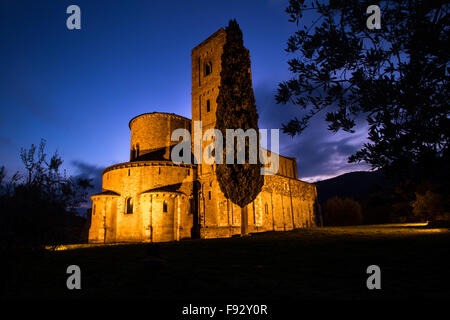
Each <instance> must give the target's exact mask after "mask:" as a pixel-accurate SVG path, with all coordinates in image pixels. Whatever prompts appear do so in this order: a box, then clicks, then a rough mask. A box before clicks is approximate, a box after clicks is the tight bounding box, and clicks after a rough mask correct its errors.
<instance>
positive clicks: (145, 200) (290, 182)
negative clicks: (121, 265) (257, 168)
mask: <svg viewBox="0 0 450 320" xmlns="http://www.w3.org/2000/svg"><path fill="white" fill-rule="evenodd" d="M224 42H225V31H224V30H223V29H220V30H218V31H217V32H215V33H214V34H213V35H211V36H210V37H209V38H208V39H206V40H205V41H203V42H202V43H201V44H199V45H198V46H197V47H195V48H194V49H193V50H192V53H191V58H192V120H194V121H202V134H203V132H204V131H205V130H207V129H210V128H214V127H215V120H216V119H215V111H216V98H217V95H218V90H219V89H218V88H219V85H220V69H221V55H222V47H223V44H224ZM129 126H130V130H131V145H130V161H129V162H125V163H120V164H117V165H114V166H111V167H108V168H106V169H105V170H103V186H102V190H103V191H102V192H101V193H99V194H96V195H93V196H92V197H91V199H92V202H93V205H92V216H91V227H90V230H89V242H93V243H96V242H97V243H98V242H100V243H103V242H162V241H173V240H180V239H184V238H217V237H231V236H232V235H238V234H240V233H241V212H240V208H239V207H238V206H236V205H235V204H233V203H232V202H231V201H230V200H228V199H226V198H225V197H224V195H223V193H222V192H221V190H220V188H219V185H218V182H217V179H216V176H215V165H206V164H199V165H195V164H191V165H188V164H175V163H173V162H171V161H170V152H171V150H172V147H173V146H174V145H176V144H177V142H174V141H171V140H170V137H171V133H172V131H173V130H175V129H178V128H184V129H187V130H189V132H191V133H192V137H194V136H195V134H196V132H195V130H194V128H192V123H191V120H190V119H187V118H184V117H182V116H179V115H175V114H168V113H156V112H155V113H146V114H143V115H140V116H137V117H135V118H133V119H132V120H131V121H130V124H129ZM197 134H198V133H197ZM194 140H195V139H194V138H193V141H194ZM202 147H203V148H205V147H207V145H203V146H202ZM192 150H194V146H193V145H192ZM316 201H317V191H316V187H315V185H313V184H310V183H306V182H303V181H300V180H298V175H297V163H296V160H295V158H288V157H282V156H280V158H279V170H278V174H276V175H266V176H265V183H264V187H263V190H262V191H261V193H260V194H259V195H258V196H257V198H256V199H255V200H254V201H253V202H252V203H251V204H249V205H248V206H247V210H248V230H249V232H250V233H253V232H263V231H272V230H275V231H285V230H292V229H296V228H304V227H310V226H314V225H315V221H316V217H315V212H316V210H315V206H316Z"/></svg>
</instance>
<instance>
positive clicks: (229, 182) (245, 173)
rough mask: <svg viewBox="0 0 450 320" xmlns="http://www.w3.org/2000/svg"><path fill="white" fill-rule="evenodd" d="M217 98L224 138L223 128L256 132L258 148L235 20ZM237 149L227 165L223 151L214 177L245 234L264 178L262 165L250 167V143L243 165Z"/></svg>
mask: <svg viewBox="0 0 450 320" xmlns="http://www.w3.org/2000/svg"><path fill="white" fill-rule="evenodd" d="M220 75H221V83H220V87H219V95H218V97H217V110H216V118H217V121H216V128H217V129H218V130H220V131H221V132H222V134H223V136H224V138H225V140H226V139H227V132H226V129H243V130H244V131H246V130H248V129H254V130H256V133H257V135H258V139H257V143H258V149H259V134H258V113H257V111H256V104H255V97H254V93H253V87H252V80H251V74H250V54H249V52H248V50H247V49H246V48H245V47H244V43H243V39H242V31H241V29H240V28H239V25H238V23H237V22H236V20H230V22H229V24H228V27H227V28H226V43H225V44H224V46H223V53H222V71H221V73H220ZM239 151H240V150H238V147H236V148H235V150H233V153H234V163H233V164H226V161H225V157H226V153H227V148H226V146H225V148H224V151H223V154H222V155H223V164H217V167H216V174H217V179H218V182H219V186H220V189H221V190H222V192H223V193H224V195H225V197H226V198H228V199H230V200H231V201H232V202H233V203H235V204H237V205H238V206H239V207H241V233H242V234H246V233H247V232H248V226H247V224H248V219H247V210H246V206H247V204H249V203H250V202H252V201H253V200H254V199H255V198H256V196H257V195H258V194H259V192H260V191H261V189H262V186H263V184H264V176H263V175H261V172H260V169H261V167H262V164H260V163H257V164H251V163H250V161H249V160H250V157H249V141H248V139H246V142H245V154H246V157H245V163H244V164H237V154H238V152H239ZM253 156H255V155H253Z"/></svg>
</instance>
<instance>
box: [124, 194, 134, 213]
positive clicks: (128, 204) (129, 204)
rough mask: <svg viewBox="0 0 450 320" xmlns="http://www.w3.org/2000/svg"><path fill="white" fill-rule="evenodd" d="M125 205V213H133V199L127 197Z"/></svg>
mask: <svg viewBox="0 0 450 320" xmlns="http://www.w3.org/2000/svg"><path fill="white" fill-rule="evenodd" d="M125 206H126V211H125V213H127V214H131V213H133V199H132V198H127V200H126V203H125Z"/></svg>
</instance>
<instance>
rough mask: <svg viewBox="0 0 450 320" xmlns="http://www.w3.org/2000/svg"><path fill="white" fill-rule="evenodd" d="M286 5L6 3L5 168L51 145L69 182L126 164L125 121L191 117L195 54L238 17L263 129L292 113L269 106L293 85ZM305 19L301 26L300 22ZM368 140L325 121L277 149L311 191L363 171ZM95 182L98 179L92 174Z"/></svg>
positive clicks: (1, 78)
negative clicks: (326, 180) (316, 183)
mask: <svg viewBox="0 0 450 320" xmlns="http://www.w3.org/2000/svg"><path fill="white" fill-rule="evenodd" d="M287 3H288V1H287V0H283V1H282V0H266V1H265V0H255V1H250V0H245V1H244V0H240V1H235V0H227V1H214V0H209V1H174V0H172V1H150V0H148V1H144V0H127V1H123V0H114V1H100V0H71V1H64V0H40V1H22V0H1V2H0V40H1V47H0V48H1V50H0V53H1V59H0V110H1V111H0V165H1V164H4V165H5V166H6V167H7V170H8V171H9V172H10V173H11V172H12V171H15V170H18V169H20V168H21V163H20V159H19V150H20V148H21V147H29V146H30V145H31V144H32V143H34V144H38V143H39V141H40V139H41V138H44V139H46V140H47V148H46V150H47V153H49V154H51V153H53V152H54V151H55V150H56V149H58V152H59V154H60V155H61V156H62V158H63V159H64V160H65V162H64V167H65V168H66V169H67V170H68V172H69V174H73V175H78V174H84V175H95V174H98V172H99V171H100V170H101V169H103V168H104V167H106V166H109V165H112V164H115V163H118V162H125V161H127V160H128V158H129V143H130V132H129V129H128V121H129V120H130V119H131V118H132V117H134V116H136V115H138V114H141V113H145V112H153V111H163V112H173V113H177V114H180V115H182V116H186V117H189V118H190V110H191V107H190V101H191V100H190V91H191V90H190V86H191V83H190V80H191V77H190V70H191V66H190V50H191V49H192V48H193V47H194V46H196V45H197V44H198V43H200V42H201V41H202V40H204V39H205V38H207V37H208V36H209V35H210V34H212V33H213V32H215V31H216V30H217V29H219V28H220V27H225V26H226V25H227V23H228V21H229V19H231V18H236V19H237V21H238V23H239V24H240V27H241V29H242V31H243V33H244V44H245V46H246V47H247V48H248V49H249V50H250V54H251V59H252V77H253V86H254V90H255V96H256V100H257V106H258V111H259V114H260V123H259V126H260V128H277V127H280V123H281V122H284V121H286V120H288V119H290V117H292V116H294V115H299V114H300V113H299V111H298V110H297V109H295V107H293V106H289V105H288V106H284V105H281V106H280V105H276V104H275V102H274V95H275V92H276V87H277V83H278V82H280V81H282V80H286V79H288V78H289V77H290V74H289V72H288V69H287V60H288V58H289V56H288V55H287V53H286V52H285V51H284V49H285V47H286V40H287V39H288V37H289V35H290V34H292V33H293V32H294V31H295V30H296V26H295V24H293V23H290V22H288V15H287V14H286V13H285V12H284V9H285V7H286V6H287ZM71 4H76V5H78V6H79V7H80V8H81V27H82V29H81V30H75V31H70V30H68V29H67V28H66V19H67V17H68V16H69V15H68V14H66V8H67V7H68V6H69V5H71ZM306 18H308V17H306ZM365 137H366V131H365V130H364V125H361V126H360V129H359V130H358V131H357V133H356V134H354V135H351V134H347V133H338V134H332V133H331V132H328V131H327V130H326V124H325V123H324V122H323V121H322V119H319V118H318V119H316V120H314V121H313V123H312V126H311V128H310V129H308V130H307V131H306V132H305V134H304V135H302V136H301V137H296V138H294V139H291V138H290V137H287V136H283V137H282V139H281V142H282V146H281V151H282V154H285V155H287V156H295V157H297V160H298V162H299V176H300V177H302V178H305V179H306V180H308V181H313V180H317V179H320V178H323V177H329V176H334V175H338V174H341V173H344V172H348V171H354V170H361V169H365V168H366V166H365V165H351V164H347V160H346V159H347V157H348V155H350V154H352V153H353V152H354V151H355V150H357V149H358V148H359V147H360V146H361V145H362V143H363V142H364V140H365ZM97 178H98V175H97Z"/></svg>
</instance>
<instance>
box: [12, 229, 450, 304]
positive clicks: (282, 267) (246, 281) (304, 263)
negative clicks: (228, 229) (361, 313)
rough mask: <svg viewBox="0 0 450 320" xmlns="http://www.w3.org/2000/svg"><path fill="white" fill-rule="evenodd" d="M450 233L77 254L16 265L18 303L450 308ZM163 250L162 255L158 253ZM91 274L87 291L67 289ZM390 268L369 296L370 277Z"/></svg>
mask: <svg viewBox="0 0 450 320" xmlns="http://www.w3.org/2000/svg"><path fill="white" fill-rule="evenodd" d="M449 239H450V232H449V230H448V229H432V228H429V227H427V226H423V225H380V226H358V227H323V228H314V229H303V230H296V231H290V232H268V233H264V234H255V235H252V236H250V237H244V238H231V239H212V240H183V241H180V242H171V243H160V244H158V245H157V250H155V249H154V247H150V245H149V244H127V245H114V246H86V245H85V246H78V248H77V246H74V247H70V248H65V250H59V251H48V252H46V253H45V254H41V255H36V256H34V257H33V258H29V257H28V258H27V257H22V258H21V257H16V259H18V260H17V261H16V262H15V263H17V267H14V268H13V270H12V271H11V274H10V275H9V276H8V277H7V279H4V280H5V282H6V293H5V294H6V296H7V297H9V298H58V299H59V298H62V299H65V298H67V299H71V298H101V299H105V298H129V299H131V298H135V297H136V298H150V299H165V300H166V299H186V298H189V299H192V300H196V299H202V300H205V299H209V300H216V301H218V300H224V299H230V298H233V299H247V300H248V299H254V300H259V299H265V300H267V299H270V300H271V299H286V298H287V299H296V300H297V299H308V300H309V299H364V298H371V299H378V298H381V299H404V298H429V299H434V298H441V299H448V298H449V296H450V295H449V293H450V289H449V281H448V271H449V263H448V261H445V260H446V259H445V258H448V244H449V243H450V241H449ZM152 248H153V249H152ZM73 264H75V265H78V266H80V268H81V273H82V274H81V276H82V277H81V278H82V284H81V285H82V289H81V290H68V289H67V288H66V279H67V277H68V275H67V274H66V268H67V267H68V266H69V265H73ZM372 264H375V265H378V266H380V268H381V286H382V289H381V290H368V289H367V287H366V279H367V277H368V275H367V274H366V268H367V267H368V266H369V265H372Z"/></svg>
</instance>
